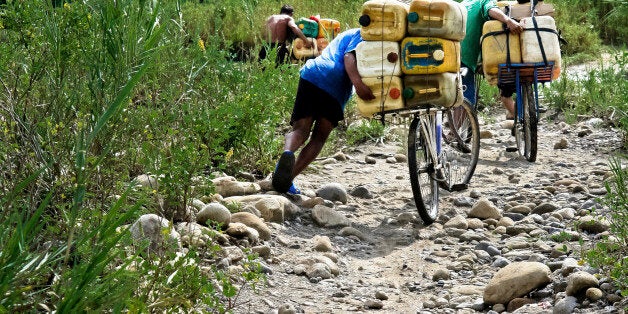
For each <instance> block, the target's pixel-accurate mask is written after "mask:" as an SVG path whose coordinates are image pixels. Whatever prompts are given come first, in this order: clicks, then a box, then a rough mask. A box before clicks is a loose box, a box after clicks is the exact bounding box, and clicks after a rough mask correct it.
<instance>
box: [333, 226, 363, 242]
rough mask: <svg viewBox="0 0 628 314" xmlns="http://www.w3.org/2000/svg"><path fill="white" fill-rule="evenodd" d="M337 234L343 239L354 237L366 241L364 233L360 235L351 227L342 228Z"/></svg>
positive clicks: (359, 232)
mask: <svg viewBox="0 0 628 314" xmlns="http://www.w3.org/2000/svg"><path fill="white" fill-rule="evenodd" d="M338 234H339V235H341V236H343V237H349V236H354V237H357V238H358V239H360V240H362V241H364V240H365V239H366V236H365V235H364V233H362V232H361V231H360V230H358V229H356V228H353V227H344V228H342V229H340V231H338Z"/></svg>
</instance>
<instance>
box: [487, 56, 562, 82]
mask: <svg viewBox="0 0 628 314" xmlns="http://www.w3.org/2000/svg"><path fill="white" fill-rule="evenodd" d="M553 69H554V62H553V61H550V62H548V64H547V65H545V63H544V62H538V63H511V64H507V63H502V64H500V65H499V72H498V73H497V81H498V82H499V83H500V84H516V83H517V81H518V82H519V83H526V82H533V83H546V82H550V81H552V71H553Z"/></svg>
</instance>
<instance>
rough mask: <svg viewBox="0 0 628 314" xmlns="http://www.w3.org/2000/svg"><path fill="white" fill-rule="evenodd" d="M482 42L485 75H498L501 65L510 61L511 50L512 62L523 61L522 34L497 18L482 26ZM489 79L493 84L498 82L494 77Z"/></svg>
mask: <svg viewBox="0 0 628 314" xmlns="http://www.w3.org/2000/svg"><path fill="white" fill-rule="evenodd" d="M481 42H482V69H483V71H484V76H485V77H487V78H490V77H492V78H495V77H496V76H497V72H498V67H499V65H500V64H502V63H507V62H508V53H509V52H510V63H521V44H520V36H519V35H518V34H512V33H510V31H508V30H507V29H505V27H504V24H503V23H502V22H500V21H497V20H492V21H487V22H485V23H484V26H483V27H482V39H481ZM506 42H508V43H506ZM487 80H488V79H487ZM488 81H489V83H491V84H493V85H494V84H497V81H495V80H494V79H491V80H488Z"/></svg>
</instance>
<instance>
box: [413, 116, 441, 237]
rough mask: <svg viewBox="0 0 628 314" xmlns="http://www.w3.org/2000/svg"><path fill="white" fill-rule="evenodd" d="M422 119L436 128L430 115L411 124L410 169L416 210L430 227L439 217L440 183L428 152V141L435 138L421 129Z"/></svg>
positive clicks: (416, 117) (416, 119)
mask: <svg viewBox="0 0 628 314" xmlns="http://www.w3.org/2000/svg"><path fill="white" fill-rule="evenodd" d="M422 119H428V120H429V122H428V124H429V126H432V127H435V121H434V115H429V114H427V115H424V116H415V117H414V119H413V120H412V122H411V123H410V130H409V134H408V168H409V170H410V184H411V186H412V194H413V196H414V202H415V204H416V208H417V210H418V212H419V216H421V219H422V220H423V222H424V223H425V224H426V225H428V224H431V223H433V222H434V221H435V220H436V218H437V217H438V181H436V180H435V179H434V172H435V171H434V165H435V160H433V158H432V157H431V156H432V155H431V154H430V151H429V150H428V145H430V144H429V142H428V141H430V139H431V140H433V137H429V136H427V134H425V132H424V130H423V128H422V127H421V120H422ZM434 129H435V128H434Z"/></svg>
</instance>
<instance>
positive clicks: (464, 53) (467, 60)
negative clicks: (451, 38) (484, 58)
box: [460, 0, 497, 72]
mask: <svg viewBox="0 0 628 314" xmlns="http://www.w3.org/2000/svg"><path fill="white" fill-rule="evenodd" d="M461 3H462V5H464V6H465V7H466V8H467V34H466V36H465V37H464V39H463V40H462V42H460V58H461V59H462V63H464V64H465V65H466V66H468V67H469V68H471V69H472V70H473V72H475V69H476V67H477V63H478V57H479V56H480V52H481V51H480V38H481V37H482V26H484V22H486V21H488V20H490V19H491V18H490V17H489V15H488V11H489V10H490V9H492V8H496V7H497V3H496V2H495V0H463V1H462V2H461Z"/></svg>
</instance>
